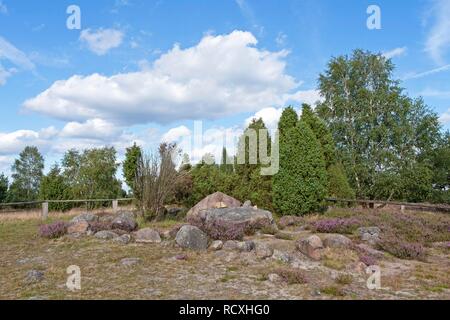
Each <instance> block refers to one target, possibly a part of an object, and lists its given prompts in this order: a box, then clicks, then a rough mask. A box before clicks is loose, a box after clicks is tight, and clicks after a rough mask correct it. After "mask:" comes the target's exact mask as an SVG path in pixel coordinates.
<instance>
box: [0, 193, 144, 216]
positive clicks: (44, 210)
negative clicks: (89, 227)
mask: <svg viewBox="0 0 450 320" xmlns="http://www.w3.org/2000/svg"><path fill="white" fill-rule="evenodd" d="M133 200H136V199H135V198H120V199H84V200H77V199H74V200H39V201H27V202H11V203H0V208H2V207H3V208H4V207H15V206H21V205H23V206H25V205H41V206H42V209H41V217H42V219H44V220H45V219H47V218H48V205H49V204H51V203H86V204H87V203H95V202H103V203H104V202H111V203H112V208H113V211H117V210H118V209H119V202H128V201H133Z"/></svg>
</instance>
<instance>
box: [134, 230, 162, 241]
mask: <svg viewBox="0 0 450 320" xmlns="http://www.w3.org/2000/svg"><path fill="white" fill-rule="evenodd" d="M135 238H136V242H137V243H161V237H160V235H159V232H158V231H156V230H154V229H150V228H145V229H141V230H139V231H138V232H136V234H135Z"/></svg>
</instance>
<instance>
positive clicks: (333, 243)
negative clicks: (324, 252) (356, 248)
mask: <svg viewBox="0 0 450 320" xmlns="http://www.w3.org/2000/svg"><path fill="white" fill-rule="evenodd" d="M323 245H324V246H325V247H329V248H348V247H350V246H351V245H352V240H350V239H349V238H347V237H346V236H343V235H342V234H327V235H326V236H325V237H324V239H323Z"/></svg>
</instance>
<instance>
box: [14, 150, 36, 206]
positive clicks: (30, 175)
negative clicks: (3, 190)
mask: <svg viewBox="0 0 450 320" xmlns="http://www.w3.org/2000/svg"><path fill="white" fill-rule="evenodd" d="M43 170H44V158H43V157H42V155H41V153H40V152H39V150H38V148H36V147H30V146H28V147H25V149H24V150H23V151H22V152H21V153H20V155H19V158H18V159H16V160H15V162H14V164H13V166H12V172H13V174H12V178H13V182H12V184H11V186H10V190H9V193H8V201H10V202H20V201H33V200H37V198H38V196H39V186H40V183H41V179H42V176H43Z"/></svg>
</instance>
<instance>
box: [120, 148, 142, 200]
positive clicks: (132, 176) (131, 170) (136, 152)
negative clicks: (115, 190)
mask: <svg viewBox="0 0 450 320" xmlns="http://www.w3.org/2000/svg"><path fill="white" fill-rule="evenodd" d="M141 157H142V150H141V148H140V147H139V146H137V145H136V143H135V144H133V146H131V147H129V148H127V150H126V153H125V160H124V162H123V164H122V166H123V177H124V179H125V183H126V184H127V185H128V187H129V188H130V190H131V191H132V192H133V194H136V186H135V185H136V171H137V168H138V165H139V159H141Z"/></svg>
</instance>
